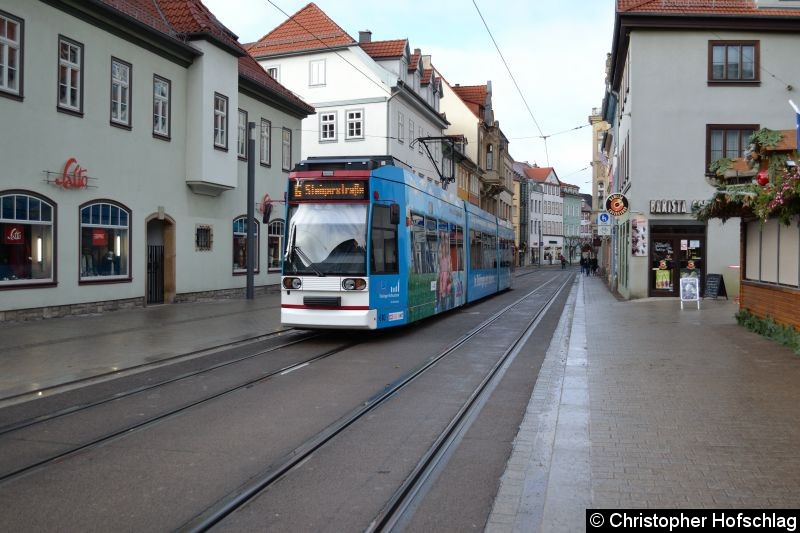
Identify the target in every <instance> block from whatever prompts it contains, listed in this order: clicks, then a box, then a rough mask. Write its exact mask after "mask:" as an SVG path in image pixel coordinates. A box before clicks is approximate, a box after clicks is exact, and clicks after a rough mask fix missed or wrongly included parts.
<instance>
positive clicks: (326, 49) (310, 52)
mask: <svg viewBox="0 0 800 533" xmlns="http://www.w3.org/2000/svg"><path fill="white" fill-rule="evenodd" d="M350 48H358V43H355V44H345V45H338V46H324V47H321V48H312V49H304V50H293V51H291V52H278V53H276V54H258V53H254V54H250V55H252V56H253V58H254V59H255V60H256V61H269V60H275V59H283V58H286V57H298V56H307V55H314V54H324V53H327V52H339V51H342V50H348V49H350Z"/></svg>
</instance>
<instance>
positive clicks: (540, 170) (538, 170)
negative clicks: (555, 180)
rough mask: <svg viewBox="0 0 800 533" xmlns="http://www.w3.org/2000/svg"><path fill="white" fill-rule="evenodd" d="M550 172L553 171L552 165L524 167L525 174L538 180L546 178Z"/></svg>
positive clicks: (541, 180)
mask: <svg viewBox="0 0 800 533" xmlns="http://www.w3.org/2000/svg"><path fill="white" fill-rule="evenodd" d="M551 172H555V169H554V168H553V167H525V175H526V176H528V177H529V178H530V179H532V180H535V181H539V182H543V181H544V180H546V179H547V176H549V175H550V173H551Z"/></svg>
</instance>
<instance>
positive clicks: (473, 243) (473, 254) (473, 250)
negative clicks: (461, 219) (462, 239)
mask: <svg viewBox="0 0 800 533" xmlns="http://www.w3.org/2000/svg"><path fill="white" fill-rule="evenodd" d="M482 257H483V245H482V244H481V233H480V232H478V231H475V230H474V229H473V230H469V264H470V265H472V268H473V269H477V268H483V263H482V259H481V258H482Z"/></svg>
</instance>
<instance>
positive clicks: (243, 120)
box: [236, 109, 247, 159]
mask: <svg viewBox="0 0 800 533" xmlns="http://www.w3.org/2000/svg"><path fill="white" fill-rule="evenodd" d="M238 117H239V119H238V120H239V122H238V126H237V128H236V132H237V136H236V156H237V157H238V158H239V159H247V111H245V110H244V109H240V110H239V113H238Z"/></svg>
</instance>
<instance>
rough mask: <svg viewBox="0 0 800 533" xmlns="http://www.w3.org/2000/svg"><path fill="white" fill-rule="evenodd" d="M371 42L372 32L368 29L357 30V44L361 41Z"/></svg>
mask: <svg viewBox="0 0 800 533" xmlns="http://www.w3.org/2000/svg"><path fill="white" fill-rule="evenodd" d="M371 42H372V32H371V31H369V30H364V31H360V32H358V44H363V43H371Z"/></svg>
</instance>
